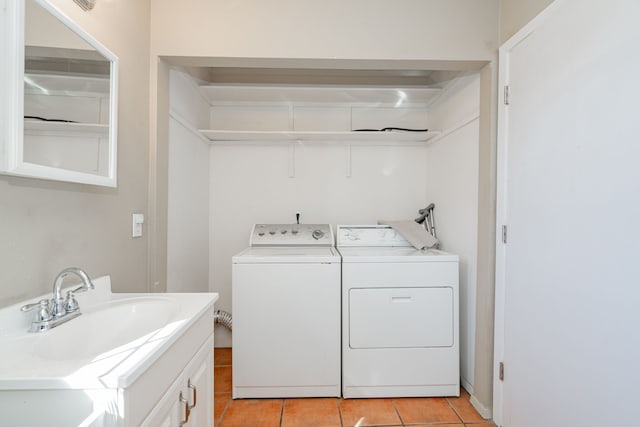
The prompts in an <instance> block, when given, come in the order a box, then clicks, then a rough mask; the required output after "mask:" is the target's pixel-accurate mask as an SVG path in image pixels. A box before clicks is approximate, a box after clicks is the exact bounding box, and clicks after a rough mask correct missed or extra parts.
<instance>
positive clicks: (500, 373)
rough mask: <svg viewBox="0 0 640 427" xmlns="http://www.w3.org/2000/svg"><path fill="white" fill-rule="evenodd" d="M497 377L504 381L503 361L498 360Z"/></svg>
mask: <svg viewBox="0 0 640 427" xmlns="http://www.w3.org/2000/svg"><path fill="white" fill-rule="evenodd" d="M498 379H499V380H500V381H504V362H500V368H499V369H498Z"/></svg>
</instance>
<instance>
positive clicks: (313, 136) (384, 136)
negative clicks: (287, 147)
mask: <svg viewBox="0 0 640 427" xmlns="http://www.w3.org/2000/svg"><path fill="white" fill-rule="evenodd" d="M200 133H202V134H203V135H204V136H205V137H207V138H208V139H209V140H210V141H213V142H236V141H237V142H240V141H244V142H249V141H269V142H277V141H283V142H286V141H318V142H331V141H336V142H338V141H342V142H371V143H381V142H393V141H397V142H427V141H429V140H430V139H432V138H435V137H436V136H438V135H439V134H440V132H437V131H429V132H406V131H389V132H350V131H344V132H342V131H340V132H336V131H234V130H210V129H200Z"/></svg>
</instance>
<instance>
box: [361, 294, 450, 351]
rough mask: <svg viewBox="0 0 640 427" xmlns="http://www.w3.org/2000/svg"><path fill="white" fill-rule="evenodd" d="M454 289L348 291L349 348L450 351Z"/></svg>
mask: <svg viewBox="0 0 640 427" xmlns="http://www.w3.org/2000/svg"><path fill="white" fill-rule="evenodd" d="M453 301H454V292H453V288H451V287H440V288H437V287H432V288H363V289H357V288H356V289H350V290H349V346H350V347H351V348H354V349H364V348H412V347H451V346H452V345H453V344H454V320H453V315H454V309H453Z"/></svg>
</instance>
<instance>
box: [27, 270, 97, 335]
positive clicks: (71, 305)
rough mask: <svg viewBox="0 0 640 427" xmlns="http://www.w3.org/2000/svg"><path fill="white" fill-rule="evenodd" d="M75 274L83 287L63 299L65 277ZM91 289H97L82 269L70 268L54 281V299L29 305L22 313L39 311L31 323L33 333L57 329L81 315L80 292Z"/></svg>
mask: <svg viewBox="0 0 640 427" xmlns="http://www.w3.org/2000/svg"><path fill="white" fill-rule="evenodd" d="M70 274H75V275H76V276H78V277H79V278H80V279H81V280H82V285H80V286H78V287H77V288H75V289H73V290H68V291H67V297H66V298H62V282H63V280H64V278H65V277H67V276H68V275H70ZM89 289H95V286H94V285H93V282H91V279H90V278H89V276H88V275H87V273H85V272H84V271H83V270H82V269H80V268H77V267H69V268H65V269H64V270H62V271H61V272H60V273H58V275H57V276H56V279H55V280H54V281H53V298H51V299H50V300H48V299H43V300H40V301H38V302H37V303H33V304H27V305H24V306H22V307H21V308H20V310H21V311H29V310H33V309H36V308H37V309H38V310H37V312H36V316H35V318H34V320H33V322H32V323H31V329H30V331H31V332H41V331H46V330H48V329H52V328H55V327H56V326H58V325H61V324H63V323H64V322H67V321H69V320H71V319H73V318H75V317H78V316H79V315H80V314H81V313H80V306H79V305H78V301H77V300H76V298H75V294H76V293H78V292H85V291H88V290H89Z"/></svg>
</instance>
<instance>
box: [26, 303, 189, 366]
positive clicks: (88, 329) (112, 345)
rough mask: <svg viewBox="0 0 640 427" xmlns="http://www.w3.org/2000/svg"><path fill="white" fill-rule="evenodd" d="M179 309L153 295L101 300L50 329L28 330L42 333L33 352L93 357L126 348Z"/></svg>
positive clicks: (50, 356) (55, 356) (66, 357)
mask: <svg viewBox="0 0 640 427" xmlns="http://www.w3.org/2000/svg"><path fill="white" fill-rule="evenodd" d="M178 308H179V307H178V303H177V302H176V301H175V300H171V299H170V298H163V297H153V296H150V297H131V298H122V299H119V300H112V301H109V302H106V303H102V304H99V305H97V306H94V307H91V308H90V309H89V310H83V311H84V312H83V314H82V315H81V316H80V317H78V318H76V319H73V320H71V321H69V322H67V323H64V324H62V325H60V326H58V327H56V328H53V329H51V330H50V331H47V332H38V333H30V334H29V335H30V336H31V338H32V339H33V338H34V337H33V335H36V334H40V335H41V336H39V337H37V339H35V341H36V345H35V346H34V355H36V356H38V357H40V358H43V359H48V360H58V361H59V360H69V359H95V358H97V357H100V356H101V355H103V354H105V353H113V352H114V351H116V352H117V351H122V350H126V348H127V347H130V346H131V345H135V344H136V343H137V342H138V341H139V340H141V339H146V338H149V337H150V336H151V335H153V334H155V333H156V332H158V331H159V330H161V329H162V328H163V327H165V326H166V325H167V324H168V323H169V322H171V321H172V320H174V319H175V317H176V314H177V313H178ZM60 343H65V345H59V344H60Z"/></svg>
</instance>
